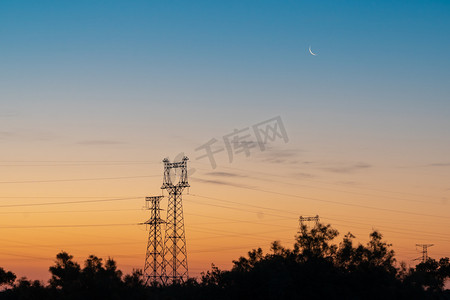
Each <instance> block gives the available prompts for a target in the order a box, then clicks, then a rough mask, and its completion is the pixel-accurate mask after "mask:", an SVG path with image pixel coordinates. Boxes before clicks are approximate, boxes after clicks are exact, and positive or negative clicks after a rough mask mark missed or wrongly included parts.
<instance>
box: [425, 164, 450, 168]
mask: <svg viewBox="0 0 450 300" xmlns="http://www.w3.org/2000/svg"><path fill="white" fill-rule="evenodd" d="M428 166H430V167H450V163H434V164H429V165H428Z"/></svg>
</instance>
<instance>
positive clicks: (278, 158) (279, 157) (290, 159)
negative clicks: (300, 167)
mask: <svg viewBox="0 0 450 300" xmlns="http://www.w3.org/2000/svg"><path fill="white" fill-rule="evenodd" d="M300 152H302V150H300V149H275V148H271V149H268V150H266V151H265V152H263V155H262V161H263V162H268V163H274V164H282V163H288V164H298V163H299V160H298V155H299V153H300Z"/></svg>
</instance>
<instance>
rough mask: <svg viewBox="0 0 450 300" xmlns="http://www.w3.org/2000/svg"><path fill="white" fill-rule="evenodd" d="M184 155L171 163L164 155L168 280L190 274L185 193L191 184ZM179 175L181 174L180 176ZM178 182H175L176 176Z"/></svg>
mask: <svg viewBox="0 0 450 300" xmlns="http://www.w3.org/2000/svg"><path fill="white" fill-rule="evenodd" d="M188 160H189V159H188V158H187V157H186V156H185V157H183V159H182V160H181V161H180V162H173V163H171V162H170V161H169V159H167V158H165V159H164V160H163V162H164V180H163V185H162V187H161V189H165V190H167V192H168V194H169V195H168V197H167V198H168V204H167V218H166V232H165V236H164V256H163V257H164V260H163V268H164V282H165V283H166V284H173V283H180V282H184V281H185V280H187V278H188V263H187V250H186V237H185V232H184V216H183V203H182V198H181V196H182V194H183V190H184V189H185V188H187V187H189V183H188V177H187V161H188ZM177 175H178V176H177ZM177 178H179V179H178V182H175V181H176V179H177Z"/></svg>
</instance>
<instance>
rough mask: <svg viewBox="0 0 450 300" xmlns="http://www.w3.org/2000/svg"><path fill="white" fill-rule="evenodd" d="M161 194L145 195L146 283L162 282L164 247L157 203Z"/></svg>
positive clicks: (155, 283) (159, 210) (156, 283)
mask: <svg viewBox="0 0 450 300" xmlns="http://www.w3.org/2000/svg"><path fill="white" fill-rule="evenodd" d="M162 198H163V196H155V197H146V198H145V208H146V209H148V210H150V212H151V216H150V219H149V220H148V221H147V222H145V223H144V224H147V225H149V233H148V243H147V253H146V255H145V265H144V280H145V284H146V285H158V284H163V283H164V277H163V275H164V268H163V262H164V252H163V251H164V249H163V241H162V234H161V224H163V223H164V221H163V220H162V219H161V209H160V207H159V203H160V201H161V199H162Z"/></svg>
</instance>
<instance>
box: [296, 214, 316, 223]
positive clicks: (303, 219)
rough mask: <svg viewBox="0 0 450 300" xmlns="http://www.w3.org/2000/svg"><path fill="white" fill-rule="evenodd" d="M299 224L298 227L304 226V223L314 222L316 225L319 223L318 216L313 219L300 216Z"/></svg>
mask: <svg viewBox="0 0 450 300" xmlns="http://www.w3.org/2000/svg"><path fill="white" fill-rule="evenodd" d="M298 220H299V222H300V226H302V225H303V224H304V222H315V223H316V225H317V224H318V223H319V220H320V219H319V215H316V216H315V217H304V216H300V218H299V219H298Z"/></svg>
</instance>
